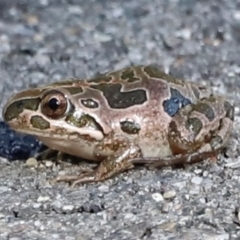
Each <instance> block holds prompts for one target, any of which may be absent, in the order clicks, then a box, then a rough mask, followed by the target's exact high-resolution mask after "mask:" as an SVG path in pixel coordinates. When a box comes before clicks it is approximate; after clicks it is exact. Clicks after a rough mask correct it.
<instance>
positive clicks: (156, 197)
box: [152, 193, 164, 202]
mask: <svg viewBox="0 0 240 240" xmlns="http://www.w3.org/2000/svg"><path fill="white" fill-rule="evenodd" d="M152 198H153V199H154V200H155V201H156V202H162V201H163V200H164V199H163V196H162V194H160V193H153V194H152Z"/></svg>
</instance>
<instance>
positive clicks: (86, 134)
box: [10, 126, 104, 142]
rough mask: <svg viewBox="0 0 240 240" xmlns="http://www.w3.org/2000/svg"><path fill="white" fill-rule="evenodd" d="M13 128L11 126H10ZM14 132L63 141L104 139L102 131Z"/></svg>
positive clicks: (33, 130)
mask: <svg viewBox="0 0 240 240" xmlns="http://www.w3.org/2000/svg"><path fill="white" fill-rule="evenodd" d="M10 127H11V126H10ZM13 129H14V131H16V132H18V133H20V134H24V135H31V136H34V137H36V138H38V139H40V138H45V139H59V140H63V141H71V142H76V141H78V142H79V141H81V140H85V141H86V140H89V141H100V140H102V139H103V138H104V135H103V133H102V132H100V131H89V129H87V131H86V130H85V131H83V132H81V131H71V132H66V131H64V132H56V131H55V130H52V131H50V130H49V131H44V130H40V129H35V128H34V129H31V128H17V127H15V128H13Z"/></svg>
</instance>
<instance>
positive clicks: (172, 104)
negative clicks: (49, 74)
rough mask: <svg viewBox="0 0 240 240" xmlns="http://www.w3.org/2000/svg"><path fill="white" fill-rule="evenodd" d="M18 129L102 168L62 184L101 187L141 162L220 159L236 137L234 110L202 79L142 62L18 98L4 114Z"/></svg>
mask: <svg viewBox="0 0 240 240" xmlns="http://www.w3.org/2000/svg"><path fill="white" fill-rule="evenodd" d="M3 119H4V121H5V122H6V123H7V124H8V125H9V126H10V127H11V128H12V129H14V130H15V131H17V132H20V133H24V134H30V135H33V136H35V137H37V138H38V139H39V140H40V141H41V142H42V143H44V144H45V145H46V146H47V147H48V148H49V149H53V150H56V151H58V152H60V153H66V154H70V155H73V156H75V157H79V158H83V159H86V160H90V161H93V162H96V163H97V167H96V168H95V169H92V170H91V171H86V172H85V171H83V172H80V174H78V175H73V174H72V175H64V176H57V177H56V178H55V181H56V182H60V181H64V182H70V183H71V184H72V186H76V185H78V184H84V183H90V182H101V181H105V180H107V179H109V178H112V177H114V176H116V175H118V174H120V173H122V172H125V171H128V170H131V169H133V168H135V167H136V166H137V165H147V166H154V167H157V168H158V167H162V166H173V165H177V164H190V163H195V162H198V161H203V160H205V159H207V158H210V157H211V156H216V155H218V154H219V152H220V150H222V149H223V148H224V147H225V146H226V143H227V141H228V139H229V137H230V134H231V132H232V129H233V122H234V105H233V104H232V103H230V101H229V100H227V99H226V97H225V96H220V95H216V94H213V92H212V89H211V88H210V87H209V86H206V85H204V84H202V83H199V82H196V81H186V80H181V79H178V78H175V77H173V76H171V75H170V74H167V73H165V72H164V71H162V70H161V69H160V67H158V66H156V65H136V66H130V67H125V68H123V69H121V70H115V71H109V72H106V73H103V74H98V75H96V76H94V77H91V78H86V79H84V78H83V79H82V78H70V79H63V80H62V81H58V82H54V83H49V84H47V85H44V86H39V87H36V88H31V89H26V90H23V91H21V92H18V93H16V94H14V95H13V96H12V97H11V98H10V99H9V100H8V101H7V103H6V104H5V106H4V109H3Z"/></svg>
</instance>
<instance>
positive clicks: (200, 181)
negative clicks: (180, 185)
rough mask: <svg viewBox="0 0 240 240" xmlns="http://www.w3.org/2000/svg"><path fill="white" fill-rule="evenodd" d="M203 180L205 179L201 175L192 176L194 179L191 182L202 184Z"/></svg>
mask: <svg viewBox="0 0 240 240" xmlns="http://www.w3.org/2000/svg"><path fill="white" fill-rule="evenodd" d="M202 181H203V178H201V177H197V176H196V177H193V178H192V180H191V182H192V183H193V184H196V185H200V184H201V183H202Z"/></svg>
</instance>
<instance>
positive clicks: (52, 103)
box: [48, 98, 60, 111]
mask: <svg viewBox="0 0 240 240" xmlns="http://www.w3.org/2000/svg"><path fill="white" fill-rule="evenodd" d="M59 106H60V102H59V100H58V99H57V98H52V99H50V100H49V102H48V107H49V108H50V109H51V110H53V111H56V110H57V109H58V108H59Z"/></svg>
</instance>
